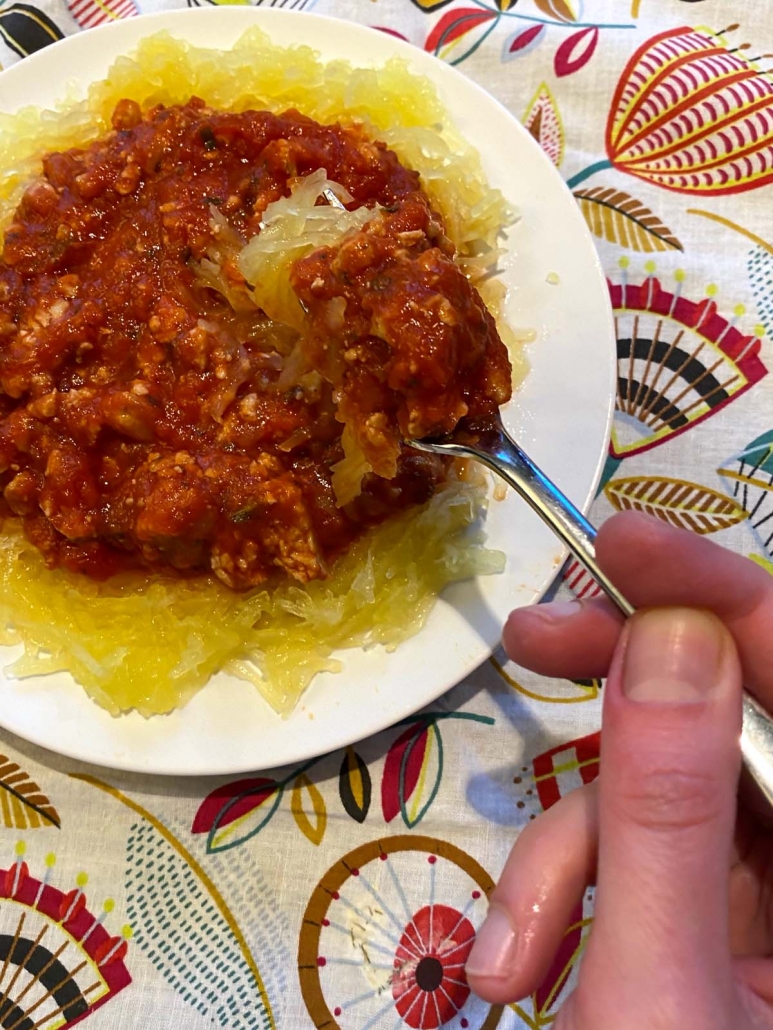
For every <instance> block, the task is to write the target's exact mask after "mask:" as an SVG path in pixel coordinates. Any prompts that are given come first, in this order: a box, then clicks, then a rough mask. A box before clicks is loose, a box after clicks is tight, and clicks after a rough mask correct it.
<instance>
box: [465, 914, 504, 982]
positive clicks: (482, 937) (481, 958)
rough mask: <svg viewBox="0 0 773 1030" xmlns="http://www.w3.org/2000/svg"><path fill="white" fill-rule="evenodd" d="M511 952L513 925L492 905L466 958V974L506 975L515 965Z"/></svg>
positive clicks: (500, 976) (498, 976)
mask: <svg viewBox="0 0 773 1030" xmlns="http://www.w3.org/2000/svg"><path fill="white" fill-rule="evenodd" d="M515 951H516V934H515V930H514V929H513V924H512V923H511V922H510V919H509V918H508V915H507V913H506V912H505V911H504V910H503V909H501V908H498V907H497V906H495V905H492V906H491V908H489V910H488V915H487V916H486V918H485V920H484V922H483V926H481V928H480V930H478V934H477V936H476V938H475V943H474V944H473V946H472V951H471V952H470V957H469V958H468V959H467V966H466V969H467V972H468V973H471V974H472V975H473V976H486V977H496V978H502V977H506V976H510V974H511V973H512V971H513V969H514V966H515Z"/></svg>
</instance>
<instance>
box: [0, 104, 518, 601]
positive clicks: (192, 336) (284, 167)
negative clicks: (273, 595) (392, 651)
mask: <svg viewBox="0 0 773 1030" xmlns="http://www.w3.org/2000/svg"><path fill="white" fill-rule="evenodd" d="M113 126H114V131H113V132H112V133H111V134H110V135H109V136H108V137H107V138H105V139H104V140H101V141H99V142H96V143H94V144H92V145H90V146H89V147H87V148H85V149H83V150H71V151H68V152H66V153H58V154H51V155H49V156H48V157H46V158H45V159H44V162H43V174H42V176H41V177H40V178H39V179H38V180H37V181H36V182H34V183H33V184H32V185H31V186H30V187H29V189H28V190H27V192H26V193H25V195H24V197H23V199H22V201H21V203H20V206H19V208H18V210H17V212H16V215H15V218H14V221H13V224H12V225H11V226H10V227H9V229H8V230H7V232H6V234H5V244H4V250H3V255H2V259H1V260H0V490H2V497H3V500H2V501H0V515H2V514H6V515H8V514H13V515H15V516H18V517H20V518H21V520H22V521H23V524H24V529H25V532H26V534H27V536H28V538H29V539H30V540H31V541H32V542H33V543H34V544H35V545H36V546H37V547H38V548H39V549H40V550H41V551H42V553H43V554H44V556H45V558H46V561H47V562H48V564H49V565H51V566H56V565H61V566H64V567H66V568H68V569H71V570H76V571H79V572H84V573H87V574H89V575H91V576H93V577H95V578H105V577H108V576H110V575H112V574H114V573H116V572H118V571H121V570H123V569H127V568H131V567H138V566H139V567H145V568H151V569H166V570H169V569H170V568H171V569H174V570H177V571H180V572H184V573H196V572H202V571H205V570H213V571H214V572H215V573H216V574H217V575H218V576H219V577H220V578H221V579H222V580H223V581H224V582H226V583H227V584H228V585H229V586H232V587H236V588H243V587H248V586H251V585H254V584H258V583H260V582H263V581H265V580H266V579H268V578H269V577H270V576H272V575H275V574H282V573H284V574H287V575H290V576H292V577H294V578H295V579H297V580H299V581H301V582H306V581H308V580H310V579H314V578H319V577H322V576H324V575H325V574H326V573H327V571H328V569H329V566H330V563H331V561H332V560H334V559H335V557H336V556H337V555H338V554H340V553H341V552H343V551H344V550H346V548H347V547H348V546H349V545H350V544H351V542H352V541H353V540H354V539H355V538H356V537H357V536H358V535H359V534H360V533H361V532H362V531H363V529H364V528H365V527H367V526H369V525H373V524H376V523H378V522H380V521H382V520H383V519H384V518H386V517H388V516H389V515H390V514H392V513H394V512H396V511H399V510H402V509H404V508H405V507H407V506H410V505H413V504H417V503H423V502H424V501H426V500H427V499H429V497H431V496H432V494H433V492H434V490H435V489H436V487H437V486H438V485H439V484H440V483H441V482H442V480H443V479H444V476H445V472H446V468H445V465H444V463H443V461H442V460H440V459H437V458H434V457H431V456H428V455H422V454H418V453H416V452H411V451H410V450H404V449H402V448H398V452H397V457H396V462H395V463H394V465H393V466H392V467H391V472H393V473H395V474H394V475H393V477H392V478H390V479H388V480H387V479H384V478H381V477H379V476H377V475H374V474H370V475H368V476H367V477H366V479H365V480H364V482H363V490H362V493H361V495H360V496H359V497H358V498H357V499H356V500H355V501H354V502H352V504H350V505H348V506H347V507H346V509H344V510H341V509H339V508H338V507H337V506H336V503H335V497H334V495H333V491H332V487H331V482H330V479H331V476H330V469H331V466H332V465H334V464H335V463H336V462H337V461H339V460H340V459H341V457H342V453H343V452H342V448H341V430H342V425H341V422H340V421H338V420H337V419H336V417H335V415H336V403H335V402H334V399H333V398H334V392H333V388H332V386H331V384H330V383H329V382H328V381H326V380H325V379H323V378H322V377H321V376H320V375H319V374H316V373H313V372H312V373H310V374H309V375H307V376H304V377H302V378H301V380H299V383H298V385H297V386H295V387H293V388H292V389H291V390H289V391H288V390H282V389H280V388H279V386H278V385H277V380H278V378H279V375H280V372H281V370H282V365H283V358H282V355H284V354H287V353H289V350H290V349H291V348H292V346H293V345H294V343H295V342H297V341H296V339H295V337H293V335H292V331H291V330H289V329H286V328H284V327H281V326H277V325H275V324H274V323H270V322H269V321H268V319H267V318H266V317H265V316H264V315H263V314H262V312H260V311H258V310H257V309H255V308H254V307H253V308H252V309H251V308H250V306H249V305H248V304H247V305H239V306H238V308H237V309H236V310H235V309H234V308H232V307H231V306H230V305H229V304H228V303H227V302H226V301H225V300H224V298H223V297H222V296H221V295H220V294H218V293H216V292H215V291H214V290H211V289H208V288H207V287H206V286H204V285H202V283H201V281H200V280H199V279H197V277H196V275H195V274H194V271H193V267H192V265H193V263H194V262H196V261H197V260H199V259H200V258H201V257H202V256H203V255H204V254H205V252H206V250H207V247H208V246H209V245H210V244H211V243H212V239H213V230H212V224H211V210H212V206H215V207H216V208H217V209H218V210H219V211H220V212H221V213H222V214H223V216H224V217H225V218H226V219H227V220H228V221H229V222H230V223H231V225H233V226H234V227H235V228H236V229H237V230H238V231H239V232H240V233H241V235H242V236H243V237H244V238H249V237H250V236H252V235H254V234H255V233H256V232H258V231H259V223H260V218H261V215H262V213H263V211H264V210H265V208H266V206H267V205H268V204H269V203H270V202H272V201H274V200H277V199H279V198H280V197H281V196H285V195H287V194H288V193H289V191H290V189H291V188H292V186H293V185H294V184H295V182H297V180H298V178H299V177H302V176H304V175H307V174H309V173H310V172H312V171H315V170H316V169H318V168H325V169H326V170H327V174H328V177H329V178H331V179H333V180H335V181H337V182H339V183H341V184H342V185H343V186H344V187H345V188H346V189H347V190H348V191H349V192H350V193H351V195H352V196H353V197H354V199H355V203H356V204H358V205H360V204H368V205H370V206H375V205H381V206H383V207H385V208H386V209H387V210H391V211H392V215H389V216H387V220H386V222H385V223H384V224H385V226H386V228H385V230H384V233H383V238H381V239H379V240H378V244H377V248H376V249H377V253H376V254H375V257H376V259H377V260H376V261H375V263H373V265H372V269H371V272H370V273H368V272H367V271H366V265H367V261H366V262H365V263H364V264H363V262H362V260H361V261H360V264H361V271H362V274H358V273H356V272H354V274H352V272H353V268H352V260H353V258H351V257H350V252H349V251H347V250H346V248H342V249H341V251H340V252H339V253H337V254H336V255H335V259H334V260H332V261H330V262H329V264H330V267H329V269H328V271H327V273H326V274H325V275H321V274H317V265H318V264H319V262H320V261H322V262H323V263H324V262H325V261H326V260H327V259H326V258H322V257H320V255H319V254H317V255H312V256H311V257H310V258H308V259H306V262H305V263H302V267H299V269H298V273H297V286H298V290H299V293H301V295H302V299H303V298H305V299H306V301H308V306H309V308H310V312H311V324H312V326H313V327H314V333H313V339H314V340H316V343H315V344H314V346H315V347H316V348H317V350H319V348H320V340H319V332H318V330H319V321H318V317H317V312H318V310H319V308H318V303H317V302H318V300H319V299H323V300H325V301H326V302H327V301H329V300H330V299H332V298H333V297H334V296H344V297H345V299H346V303H347V318H349V306H351V318H352V325H353V326H354V325H356V332H357V334H359V337H358V339H359V341H360V345H361V349H362V354H363V355H365V352H366V351H367V359H366V360H363V361H362V362H359V365H361V366H362V367H361V368H360V367H359V365H358V362H355V363H354V365H355V366H357V367H356V370H350V368H349V365H351V364H352V363H351V362H350V363H349V365H347V376H348V378H346V377H344V378H345V379H346V381H345V384H344V388H343V396H344V398H345V399H346V402H347V403H350V404H354V403H355V402H356V400H357V390H358V389H359V385H358V384H360V383H367V388H368V390H370V391H371V396H372V391H373V390H376V391H377V392H378V390H387V391H388V397H387V400H388V403H386V402H385V404H384V405H382V407H378V406H376V407H373V408H371V409H370V412H367V411H365V409H364V408H363V407H362V403H360V405H359V407H358V408H357V412H356V417H357V418H359V417H360V416H362V417H363V418H365V417H367V415H368V414H372V413H373V412H374V411H379V412H380V411H382V410H384V411H387V412H388V413H389V416H390V417H392V416H394V417H396V418H397V419H398V421H399V423H400V426H401V428H403V427H408V428H409V429H410V428H411V427H413V428H415V429H423V428H424V427H425V426H426V425H433V426H435V425H436V426H443V427H445V426H448V427H450V422H449V419H451V420H452V419H453V413H454V412H459V411H461V410H462V407H464V406H465V405H466V406H467V407H470V406H471V404H470V401H471V397H472V395H473V394H474V395H476V396H477V395H478V393H479V394H480V397H481V398H483V401H484V404H491V403H496V402H497V397H500V396H504V392H506V391H504V387H503V385H502V381H501V373H502V368H503V367H504V365H503V363H502V361H501V360H500V358H501V355H499V352H498V351H496V346H495V344H498V345H499V346H500V347H501V343H499V341H498V337H497V336H496V330H495V328H493V323H492V322H491V319H490V316H488V314H487V313H486V312H485V309H484V308H483V307H482V304H481V303H480V301H479V298H477V295H476V294H475V293H474V291H472V290H471V289H470V287H469V285H468V284H467V282H466V280H465V279H464V277H463V276H462V275H461V273H459V272H458V270H457V268H456V266H455V265H454V264H453V261H452V260H451V256H450V255H451V251H450V247H449V245H448V244H447V242H444V237H443V236H442V225H441V224H440V220H439V219H438V217H437V215H434V214H433V213H432V212H431V210H430V208H429V205H428V203H427V201H426V199H425V198H424V196H423V194H422V193H421V192H420V188H419V180H418V176H417V175H416V173H415V172H412V171H410V170H407V169H405V168H403V167H402V166H401V165H400V163H399V161H398V159H397V157H396V156H395V155H394V154H393V153H392V152H390V151H389V150H387V149H386V148H385V147H384V146H383V145H382V144H379V143H374V142H372V141H370V140H369V139H368V138H367V137H366V136H365V134H364V133H363V132H362V131H361V130H359V129H358V128H356V127H355V128H342V127H340V126H335V125H334V126H322V125H319V124H317V123H315V122H313V121H311V120H309V119H308V118H305V117H303V116H302V115H300V114H298V113H297V112H294V111H289V112H287V113H286V114H284V115H281V116H279V115H274V114H271V113H268V112H260V111H259V112H253V111H248V112H245V113H242V114H229V113H222V112H213V111H210V110H208V109H207V108H206V107H205V105H204V104H203V103H202V102H201V101H198V100H195V99H194V100H192V101H191V102H190V103H189V104H187V105H184V106H179V107H173V108H162V107H158V108H155V109H153V110H151V111H150V112H148V113H147V114H146V115H144V116H143V115H142V114H141V112H140V110H139V108H138V106H137V105H136V104H135V103H133V102H132V101H121V103H119V105H118V107H117V108H116V111H115V113H114V116H113ZM405 226H408V228H407V229H406V228H405ZM430 230H431V234H432V238H433V240H434V244H431V243H430V240H429V238H428V236H427V232H428V231H430ZM405 231H407V232H408V233H409V234H410V233H411V232H413V233H414V234H415V235H414V236H413V237H410V236H409V237H408V238H406V237H404V236H403V237H401V236H400V233H401V232H405ZM419 231H421V238H420V237H419V235H417V234H418V233H419ZM347 246H348V244H347ZM358 246H360V245H359V244H358ZM356 249H357V247H355V250H356ZM360 249H361V246H360ZM315 262H316V263H317V265H315ZM310 276H312V278H310ZM368 276H370V278H368ZM320 278H321V279H322V280H323V286H324V290H323V291H320V287H319V284H318V282H317V280H318V279H320ZM382 284H386V285H382ZM409 294H410V295H411V296H412V297H413V298H414V299H415V300H416V303H418V305H419V307H420V308H421V309H422V310H423V311H424V314H422V315H421V317H420V318H419V319H418V320H416V319H414V317H413V315H412V314H410V312H408V310H407V309H406V308H405V303H407V302H408V299H409V296H408V295H409ZM436 295H437V296H445V297H446V298H447V301H448V303H449V304H450V305H451V307H450V309H448V310H450V311H451V312H452V324H451V326H450V328H449V323H448V320H447V319H446V318H445V317H444V316H445V314H447V313H448V312H447V310H446V308H444V307H443V304H442V303H441V302H440V301H438V302H434V301H433V302H432V304H430V305H429V307H427V299H428V298H431V297H432V296H436ZM382 301H383V302H384V303H383V304H382ZM433 304H434V306H433ZM425 308H426V310H425ZM411 311H413V308H411ZM414 314H415V312H414ZM459 319H461V328H460V323H459V322H458V320H459ZM379 320H380V321H379ZM381 330H383V339H381V340H380V341H377V340H375V337H374V336H373V334H375V333H377V332H380V331H381ZM419 330H420V332H419ZM426 333H428V335H427V336H426V337H424V336H422V334H426ZM288 334H289V335H288ZM363 334H364V335H363ZM398 334H399V336H398ZM449 334H450V335H449ZM422 338H426V339H427V341H428V347H429V350H428V351H427V352H426V353H425V352H424V351H423V349H422V345H421V339H422ZM400 340H405V341H406V343H405V346H403V347H402V348H400V347H398V348H397V351H396V352H399V356H398V357H393V358H390V353H389V352H390V348H391V347H392V346H395V344H397V343H398V342H399V341H400ZM346 343H347V348H346V349H351V348H350V346H349V345H350V344H351V343H352V340H350V339H347V341H346ZM366 343H367V346H365V344H366ZM447 346H451V347H452V348H456V351H455V352H454V354H455V356H454V357H453V358H452V359H451V363H452V365H454V367H455V368H456V367H457V366H458V369H460V370H462V371H463V372H464V374H465V375H466V376H467V379H468V382H467V385H466V386H464V388H461V389H460V388H459V382H458V381H457V379H456V378H455V375H454V371H453V369H450V368H448V367H446V365H447V360H446V359H445V358H443V356H442V354H441V353H440V351H441V350H442V348H443V347H447ZM433 348H434V349H433ZM469 348H472V349H471V350H469ZM481 348H482V349H481ZM459 349H461V352H463V353H462V354H461V355H460V354H459V353H457V352H458V351H459ZM489 352H490V353H489ZM433 354H434V355H435V357H433ZM487 354H488V355H489V356H492V355H493V359H492V361H491V362H488V364H487V362H486V360H485V358H486V355H487ZM411 355H413V357H411ZM464 355H468V357H469V361H468V360H467V357H465V356H464ZM414 359H415V360H414ZM346 360H347V361H348V359H346ZM412 361H414V364H412V363H411V362H412ZM444 361H445V362H446V364H445V365H444ZM505 361H506V355H505ZM416 362H418V364H416ZM414 365H415V367H414ZM433 368H434V371H433ZM486 368H488V369H489V371H488V372H487V371H486ZM487 376H488V377H489V378H491V380H492V382H489V379H488V378H487ZM358 377H359V378H358ZM339 379H340V376H339ZM425 381H426V382H429V383H431V384H433V390H434V394H435V395H436V396H435V400H437V397H439V396H442V395H443V394H444V393H445V396H446V397H447V400H448V401H449V404H450V408H449V409H448V410H446V411H445V413H444V412H443V411H442V410H441V408H442V405H441V406H440V407H437V405H436V407H435V408H432V409H430V406H429V405H428V404H427V406H426V410H425V409H423V408H422V403H423V400H428V396H427V397H423V395H422V390H421V384H422V383H424V382H425ZM508 382H509V380H508ZM375 383H378V384H379V385H378V387H376V386H374V384H375ZM492 383H493V385H492ZM339 386H340V382H339ZM479 386H480V388H481V389H480V391H479V390H478V387H479ZM403 389H404V392H405V400H404V403H403V402H401V401H400V400H399V398H400V392H401V390H403ZM508 389H509V388H508ZM336 396H337V395H336ZM364 397H365V394H364V393H363V395H362V397H361V398H360V400H361V401H363V399H364ZM433 403H435V402H434V401H433ZM379 404H381V401H379ZM350 417H352V418H353V417H355V416H352V415H351V413H350Z"/></svg>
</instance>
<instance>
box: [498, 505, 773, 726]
mask: <svg viewBox="0 0 773 1030" xmlns="http://www.w3.org/2000/svg"><path fill="white" fill-rule="evenodd" d="M596 554H597V557H598V560H599V564H600V565H601V567H602V569H603V570H604V571H605V572H606V573H607V575H608V576H609V577H610V579H611V580H612V581H613V582H614V583H615V585H616V586H617V587H618V588H619V589H620V590H621V591H622V593H623V594H624V595H625V596H626V597H627V598H628V599H629V600H630V601H631V603H632V604H633V605H634V606H635V607H637V608H643V607H648V608H657V607H665V606H675V607H689V608H704V609H708V610H709V611H712V612H714V614H715V615H717V616H718V617H719V618H720V619H722V621H723V622H724V623H725V625H726V626H727V628H728V629H729V630H730V632H731V634H732V635H733V638H734V639H735V643H736V647H737V649H738V653H739V657H740V660H741V666H742V669H743V675H744V682H745V684H746V686H747V687H748V688H749V690H751V691H752V693H754V694H755V695H756V696H757V697H758V698H759V699H760V701H761V702H762V703H763V704H764V705H766V706H767V707H769V708H770V707H771V706H773V577H771V576H770V575H768V573H767V572H765V571H764V569H762V568H760V567H759V566H758V565H755V564H754V562H751V561H749V560H748V559H747V558H743V557H741V555H738V554H735V553H733V552H732V551H728V550H727V549H726V548H724V547H720V546H719V545H718V544H715V543H713V542H712V541H710V540H708V539H706V538H705V537H702V536H698V535H697V534H695V533H691V532H688V531H687V530H682V529H675V528H673V527H672V526H668V525H666V524H665V523H663V522H661V521H659V520H658V519H654V518H651V517H650V516H647V515H641V514H639V513H638V512H622V513H621V514H619V515H615V516H613V517H612V518H611V519H609V521H608V522H606V523H605V524H604V525H603V526H602V527H601V529H600V530H599V534H598V538H597V541H596ZM572 609H573V610H574V614H571V615H568V614H567V612H568V611H571V610H572ZM552 610H553V606H552V605H550V604H546V605H539V606H535V607H533V608H526V609H522V610H520V611H515V612H513V613H512V615H511V616H510V618H509V619H508V622H507V626H506V627H505V632H504V643H505V647H506V649H507V652H508V654H509V655H510V657H511V658H512V659H513V660H514V661H516V662H518V663H519V664H520V665H523V666H525V667H527V668H531V669H534V670H535V671H536V672H540V673H542V674H543V675H552V676H569V677H583V676H602V675H605V673H606V671H607V669H608V668H609V663H610V660H611V658H612V653H613V651H614V649H615V645H616V643H617V640H618V637H619V633H620V628H621V625H622V622H621V620H620V618H619V617H618V616H617V615H615V613H614V609H613V606H611V604H610V603H609V602H606V601H593V602H591V603H583V604H579V603H578V604H575V605H573V606H571V607H568V606H567V605H566V604H565V603H564V602H561V604H560V606H559V605H556V608H555V609H554V611H555V616H553V614H552Z"/></svg>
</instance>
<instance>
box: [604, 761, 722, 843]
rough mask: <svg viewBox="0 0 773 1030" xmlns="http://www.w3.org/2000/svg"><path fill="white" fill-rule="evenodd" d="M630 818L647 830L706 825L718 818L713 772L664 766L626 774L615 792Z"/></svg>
mask: <svg viewBox="0 0 773 1030" xmlns="http://www.w3.org/2000/svg"><path fill="white" fill-rule="evenodd" d="M616 793H617V797H618V803H619V804H620V805H621V806H622V808H623V810H624V812H625V814H626V816H627V818H628V819H630V820H633V821H634V822H635V823H637V824H638V825H640V826H641V827H643V828H644V829H648V830H676V829H689V828H692V827H697V826H703V825H706V824H707V823H711V822H713V821H714V820H715V819H717V818H718V816H719V815H720V811H721V801H720V798H719V797H718V792H717V788H716V783H715V781H714V778H713V777H712V776H711V774H709V773H707V772H703V771H699V770H692V769H684V768H677V767H674V766H669V765H663V766H660V767H657V768H651V769H645V770H639V771H638V772H635V773H633V774H631V775H630V776H626V777H624V778H623V779H622V780H621V781H620V783H619V786H618V789H617V791H616Z"/></svg>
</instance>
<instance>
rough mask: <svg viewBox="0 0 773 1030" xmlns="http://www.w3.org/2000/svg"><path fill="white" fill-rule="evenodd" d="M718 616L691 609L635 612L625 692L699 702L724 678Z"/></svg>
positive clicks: (632, 695) (636, 697) (635, 696)
mask: <svg viewBox="0 0 773 1030" xmlns="http://www.w3.org/2000/svg"><path fill="white" fill-rule="evenodd" d="M723 643H724V641H723V636H722V629H721V626H720V624H719V623H718V620H717V619H716V618H715V617H714V616H713V615H709V614H708V613H706V612H700V611H695V610H694V609H691V608H662V609H659V610H653V611H649V612H641V613H640V614H638V615H634V616H633V618H632V619H631V621H630V624H629V628H628V641H627V646H626V651H625V657H624V660H623V680H622V686H623V693H624V694H625V695H626V696H627V697H629V698H630V699H631V700H633V701H677V702H678V701H687V702H689V701H697V700H700V699H703V698H705V697H707V696H708V695H709V694H710V693H711V692H712V690H713V689H714V688H715V686H716V685H717V684H718V683H719V681H720V678H719V663H720V658H721V655H722V648H723Z"/></svg>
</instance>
